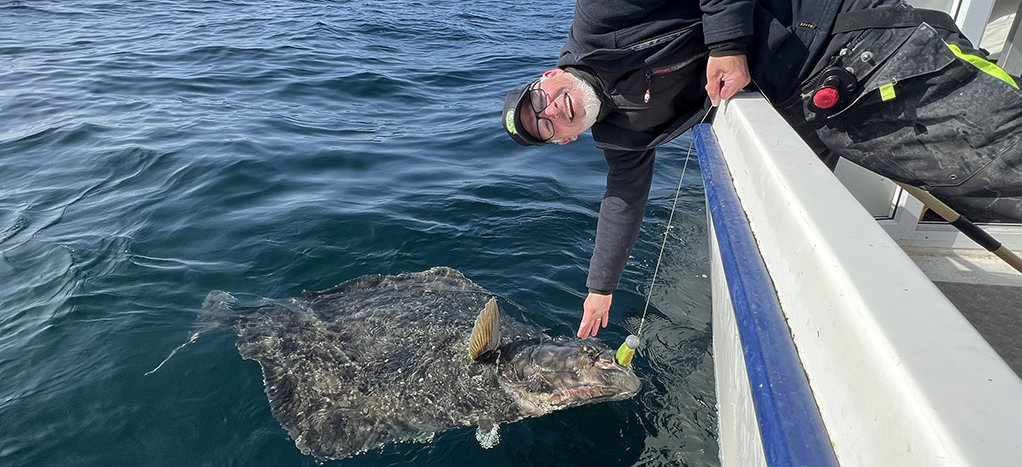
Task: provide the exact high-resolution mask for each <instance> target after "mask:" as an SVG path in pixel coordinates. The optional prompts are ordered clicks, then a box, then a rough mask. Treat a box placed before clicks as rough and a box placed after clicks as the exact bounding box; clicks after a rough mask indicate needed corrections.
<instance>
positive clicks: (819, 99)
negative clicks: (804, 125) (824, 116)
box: [813, 87, 841, 109]
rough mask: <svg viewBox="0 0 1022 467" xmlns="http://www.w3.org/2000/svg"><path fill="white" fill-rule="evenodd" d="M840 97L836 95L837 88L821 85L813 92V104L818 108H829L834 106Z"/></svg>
mask: <svg viewBox="0 0 1022 467" xmlns="http://www.w3.org/2000/svg"><path fill="white" fill-rule="evenodd" d="M840 98H841V96H839V95H838V93H837V89H834V88H830V87H823V88H820V89H817V90H816V92H815V93H814V94H813V104H816V108H818V109H829V108H831V107H834V105H835V104H837V101H838V99H840Z"/></svg>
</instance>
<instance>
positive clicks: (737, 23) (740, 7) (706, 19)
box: [699, 0, 756, 44]
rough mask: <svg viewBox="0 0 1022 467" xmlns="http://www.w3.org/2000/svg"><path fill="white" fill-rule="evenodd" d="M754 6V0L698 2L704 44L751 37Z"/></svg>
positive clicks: (708, 0)
mask: <svg viewBox="0 0 1022 467" xmlns="http://www.w3.org/2000/svg"><path fill="white" fill-rule="evenodd" d="M755 4H756V0H699V8H700V9H702V11H703V40H704V41H705V42H706V44H715V43H718V42H725V41H733V40H735V39H739V38H742V37H747V36H751V35H752V23H753V19H752V13H753V8H754V6H755Z"/></svg>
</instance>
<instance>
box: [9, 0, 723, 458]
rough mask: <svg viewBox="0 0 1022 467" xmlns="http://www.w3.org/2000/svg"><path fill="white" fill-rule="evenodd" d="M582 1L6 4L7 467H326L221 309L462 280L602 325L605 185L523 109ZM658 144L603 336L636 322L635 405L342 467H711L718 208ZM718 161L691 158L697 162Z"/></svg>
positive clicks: (680, 156)
mask: <svg viewBox="0 0 1022 467" xmlns="http://www.w3.org/2000/svg"><path fill="white" fill-rule="evenodd" d="M572 13H573V3H572V2H571V1H568V0H557V1H552V2H550V1H537V0H522V1H516V2H502V1H496V0H466V1H449V0H435V1H407V0H400V1H398V0H374V1H368V0H366V1H297V0H296V1H202V0H185V1H137V2H136V1H128V2H114V1H84V0H59V1H0V84H2V86H0V259H2V261H0V430H2V431H0V432H2V436H0V465H5V466H21V465H32V466H43V465H46V466H56V465H103V466H111V465H132V466H135V465H274V466H279V465H316V464H317V463H318V461H317V460H316V459H314V458H311V457H308V456H304V455H302V454H301V453H300V452H299V451H298V450H297V449H296V448H295V445H294V442H293V441H292V440H290V439H289V438H288V435H287V432H286V431H285V430H284V429H283V428H281V426H280V425H279V424H278V423H277V421H276V420H274V418H273V416H272V414H271V413H270V409H269V404H268V403H267V400H266V397H265V394H264V393H263V386H262V384H263V383H262V377H261V374H260V371H259V367H258V365H257V364H256V363H255V362H252V361H246V360H242V359H241V358H240V357H239V355H238V352H237V350H236V349H235V347H234V342H235V340H234V337H233V336H232V335H231V334H230V333H229V332H227V331H218V332H212V333H208V334H203V335H202V336H200V337H199V338H198V339H196V340H195V342H194V343H192V344H190V345H188V346H186V347H183V348H181V350H180V351H178V352H177V353H176V354H175V355H174V357H173V358H172V359H170V360H168V361H167V362H166V363H165V364H164V365H163V366H162V367H161V368H160V369H159V371H156V372H154V373H152V374H149V375H146V373H147V372H148V371H150V370H152V369H154V368H155V367H157V365H159V364H160V363H161V362H162V361H163V359H164V358H165V357H166V356H167V355H168V354H169V353H171V352H172V351H173V350H174V349H176V348H178V346H180V345H181V344H183V343H185V342H188V341H189V339H190V337H191V336H192V335H193V333H194V332H195V330H196V317H197V314H198V312H199V309H200V307H201V304H202V299H203V297H205V296H206V293H207V292H208V291H210V290H212V289H220V290H227V291H230V292H232V293H234V294H247V295H250V296H257V297H269V298H283V297H290V296H295V295H297V294H299V293H300V292H301V291H303V290H319V289H324V288H327V287H330V286H332V285H335V284H337V283H340V282H343V281H345V280H347V279H351V278H353V277H356V276H359V275H363V274H394V273H400V272H410V271H421V270H424V269H427V268H429V267H431V266H436V265H446V266H451V267H454V268H457V269H459V270H460V271H462V272H464V273H465V274H466V275H467V276H468V277H469V278H470V279H472V280H473V281H475V282H477V283H479V284H480V285H482V286H483V287H485V288H487V289H488V290H490V291H492V292H493V293H495V294H497V295H499V296H500V298H501V299H502V300H503V301H506V302H507V303H509V304H510V307H509V309H508V310H506V312H508V313H514V314H515V315H516V316H517V317H520V318H521V319H524V320H528V321H531V322H533V323H536V324H538V325H540V326H542V327H543V328H544V329H546V330H547V332H548V333H549V334H551V335H571V334H574V333H575V331H576V330H577V328H578V322H579V317H580V315H581V304H582V300H583V298H584V296H585V287H584V283H585V277H586V270H587V268H588V260H589V254H590V252H591V250H592V245H593V236H594V232H595V222H596V214H597V210H598V209H599V202H600V198H601V197H602V195H603V190H604V177H605V175H606V165H605V163H604V161H603V158H602V154H601V153H600V151H598V150H596V149H595V148H594V147H593V144H592V140H591V138H589V136H588V135H583V137H582V138H581V139H580V140H579V141H578V142H575V143H572V144H569V145H566V146H563V147H555V146H550V147H542V148H522V147H519V146H517V145H516V144H514V143H513V142H511V141H510V139H508V138H507V137H506V135H505V134H504V131H503V129H502V128H501V126H500V123H499V122H500V120H499V116H500V107H501V105H502V103H503V100H504V96H505V94H506V92H507V90H508V89H510V88H511V87H513V86H514V85H517V84H520V83H522V82H525V81H527V80H529V79H532V78H533V77H535V76H538V74H539V73H541V72H542V71H544V70H546V69H548V68H551V67H553V65H554V62H555V60H556V57H557V54H558V51H559V49H560V47H561V45H562V44H563V41H564V38H565V36H566V34H567V30H568V27H569V25H570V21H571V17H572ZM688 148H689V142H688V140H687V139H685V138H681V139H679V140H678V141H676V142H675V143H672V144H671V145H668V146H666V147H663V148H660V150H659V151H658V155H657V168H656V170H657V174H656V178H655V180H654V185H653V189H652V194H651V197H650V203H649V206H648V210H647V215H646V218H645V222H644V224H643V226H642V231H641V234H640V237H639V241H638V243H637V245H636V247H635V249H634V250H633V253H632V258H630V261H629V264H628V269H627V271H626V272H625V274H624V277H623V278H622V282H621V286H620V289H619V290H618V292H617V293H616V294H615V296H614V307H613V310H612V312H611V323H610V325H609V326H608V327H607V328H606V329H602V330H601V331H600V334H599V338H600V339H602V340H604V341H605V342H606V343H607V344H608V345H609V346H611V347H615V348H616V347H617V346H618V345H619V344H620V343H621V342H622V341H623V339H624V338H625V336H627V335H628V334H629V333H635V332H636V331H637V330H638V327H639V320H640V317H641V311H642V307H643V304H644V301H645V295H646V294H647V293H648V292H649V291H650V285H651V280H652V277H651V276H652V272H653V269H654V266H655V265H656V261H657V258H658V255H659V253H660V243H661V240H662V239H663V236H664V235H665V233H667V235H668V242H667V249H666V251H665V253H664V257H663V264H662V266H661V268H660V273H659V276H658V277H657V280H656V283H655V284H653V287H652V306H651V307H650V310H649V312H648V314H647V316H646V321H645V323H644V325H643V332H642V335H641V336H640V337H641V339H642V346H641V347H640V348H639V350H638V352H637V354H636V356H635V359H634V361H633V363H632V364H633V366H634V367H635V370H636V372H637V373H638V374H639V376H640V377H641V379H642V381H643V389H642V391H641V392H640V393H639V394H638V395H637V396H636V397H634V398H633V399H630V400H627V401H622V402H612V403H604V404H596V405H590V406H584V407H578V408H573V409H570V410H565V411H561V412H557V413H554V414H551V415H548V416H545V417H541V418H537V419H529V420H525V421H522V422H518V423H513V424H507V425H503V426H501V428H500V443H499V444H496V445H495V446H493V448H492V449H483V447H481V446H480V443H479V441H477V439H476V436H473V435H474V434H475V433H476V429H475V428H474V427H465V428H458V429H453V430H449V431H445V432H441V433H437V434H436V436H435V437H434V438H433V439H432V440H431V441H430V442H424V443H405V444H398V445H392V446H388V447H386V448H384V449H382V450H376V451H371V452H368V453H365V454H362V455H360V456H357V457H354V458H351V459H347V460H343V461H329V462H327V464H328V465H335V464H336V465H353V466H354V465H431V464H435V465H528V464H535V465H571V464H577V465H636V464H638V465H693V466H696V465H712V464H716V463H717V462H718V461H717V454H716V453H717V444H716V440H715V431H716V418H715V410H714V405H715V398H714V394H713V376H712V358H711V338H710V328H709V321H710V311H709V309H710V299H709V280H708V279H707V275H708V270H709V267H708V255H707V244H706V222H705V213H704V208H703V192H702V187H701V182H700V177H699V174H698V167H697V165H696V164H695V162H694V161H693V162H690V163H689V165H688V170H687V173H685V174H684V178H683V179H682V182H683V183H682V187H681V191H680V200H679V204H678V209H677V212H676V214H675V216H674V222H673V223H674V225H673V226H671V228H670V229H668V228H667V225H666V220H667V218H668V215H669V210H670V208H671V205H672V203H673V200H674V195H675V188H676V187H677V186H678V182H679V178H681V177H682V167H683V166H684V160H685V158H686V155H687V152H688ZM692 157H693V159H694V155H693V156H692Z"/></svg>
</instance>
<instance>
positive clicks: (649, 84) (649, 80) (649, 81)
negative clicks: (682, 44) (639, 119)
mask: <svg viewBox="0 0 1022 467" xmlns="http://www.w3.org/2000/svg"><path fill="white" fill-rule="evenodd" d="M708 53H709V52H703V53H701V54H697V55H695V56H693V57H689V58H688V59H686V60H684V61H681V62H678V63H675V64H673V65H667V66H661V67H656V68H651V69H648V70H646V92H645V93H644V94H643V95H642V102H643V103H644V104H649V100H650V98H651V97H652V94H651V93H650V90H651V89H653V77H655V76H660V75H666V74H668V73H673V72H675V71H678V70H680V69H682V68H685V67H686V66H688V65H690V64H691V63H692V62H693V61H696V60H698V59H700V58H702V56H703V55H706V54H708Z"/></svg>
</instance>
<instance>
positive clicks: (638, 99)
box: [557, 0, 893, 293]
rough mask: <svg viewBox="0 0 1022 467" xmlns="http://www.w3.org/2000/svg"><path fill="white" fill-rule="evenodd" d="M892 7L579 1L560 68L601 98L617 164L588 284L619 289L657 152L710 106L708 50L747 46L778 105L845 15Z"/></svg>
mask: <svg viewBox="0 0 1022 467" xmlns="http://www.w3.org/2000/svg"><path fill="white" fill-rule="evenodd" d="M889 1H893V0H845V1H844V2H842V1H841V0H700V1H699V2H698V3H697V2H694V1H688V2H686V1H671V0H578V2H577V3H576V6H575V17H574V20H573V22H572V26H571V30H570V33H569V36H568V39H567V41H566V43H565V45H564V47H563V48H562V50H561V56H560V58H559V59H558V61H557V65H558V66H559V67H561V68H564V69H566V70H568V71H570V72H573V73H575V74H576V75H578V76H580V77H582V78H583V79H585V80H586V81H587V82H589V83H590V84H592V85H593V86H594V88H596V90H597V92H599V93H601V97H602V99H603V108H602V109H601V113H600V119H599V120H598V122H597V123H596V124H595V125H593V127H592V134H593V139H594V140H595V141H596V146H597V147H599V148H601V149H603V150H604V154H605V157H606V159H607V164H608V166H609V172H608V175H607V191H606V193H605V194H604V198H603V202H602V204H601V206H600V219H599V223H598V225H597V234H596V246H595V249H594V251H593V256H592V260H591V262H590V266H589V277H588V279H587V281H586V285H587V287H589V289H590V290H592V291H597V292H602V293H610V292H611V291H613V290H614V289H615V288H617V284H618V281H619V280H620V278H621V273H622V271H623V270H624V267H625V263H626V262H627V260H628V255H629V254H630V253H631V249H632V246H634V244H635V241H636V239H637V238H638V233H639V228H640V226H641V223H642V217H643V214H644V212H645V207H646V199H647V197H648V195H649V187H650V184H651V181H652V177H653V160H654V154H655V149H654V148H656V146H659V145H661V144H664V143H667V142H669V141H671V140H672V139H674V138H676V137H677V136H679V135H680V134H682V133H683V132H685V131H686V130H688V129H690V128H691V127H692V126H693V125H695V124H696V123H699V120H700V119H701V118H703V116H704V115H705V114H706V112H707V110H708V109H709V100H708V99H707V98H706V96H705V91H704V88H703V86H704V84H705V79H706V78H705V71H706V69H705V58H706V55H707V47H706V45H707V44H719V43H727V42H729V41H741V42H742V43H745V42H748V44H749V50H748V52H749V53H748V55H749V66H750V71H751V73H752V76H753V81H754V82H755V84H756V85H757V86H758V87H759V89H760V90H761V91H762V92H763V94H764V95H766V96H767V97H768V98H770V99H771V100H772V101H773V102H775V103H776V102H780V101H782V100H783V99H785V98H787V97H788V96H790V95H791V94H793V93H795V92H796V91H797V89H798V87H799V83H800V82H801V80H802V79H804V78H805V77H807V76H809V74H810V73H812V71H813V70H814V69H816V68H818V67H819V65H818V62H820V61H821V58H822V57H823V56H824V55H825V54H826V53H827V50H828V45H829V41H830V27H831V25H832V24H833V21H834V18H835V17H836V16H837V14H838V13H839V11H841V10H848V9H856V8H863V7H869V6H872V5H874V4H877V3H887V2H889ZM842 4H843V5H842Z"/></svg>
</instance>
